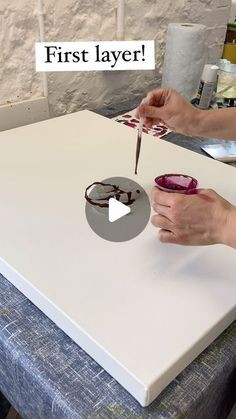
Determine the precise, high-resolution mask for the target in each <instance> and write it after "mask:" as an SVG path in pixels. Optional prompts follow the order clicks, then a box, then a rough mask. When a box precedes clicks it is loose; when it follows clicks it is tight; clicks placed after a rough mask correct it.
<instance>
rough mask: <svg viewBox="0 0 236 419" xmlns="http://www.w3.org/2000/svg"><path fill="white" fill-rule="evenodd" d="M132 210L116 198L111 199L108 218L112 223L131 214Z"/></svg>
mask: <svg viewBox="0 0 236 419" xmlns="http://www.w3.org/2000/svg"><path fill="white" fill-rule="evenodd" d="M130 211H131V209H130V207H128V206H127V205H125V204H122V202H120V201H117V199H115V198H110V199H109V207H108V219H109V221H110V223H113V222H114V221H117V220H119V219H120V218H122V217H124V216H125V215H127V214H129V213H130Z"/></svg>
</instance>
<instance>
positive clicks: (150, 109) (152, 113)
mask: <svg viewBox="0 0 236 419" xmlns="http://www.w3.org/2000/svg"><path fill="white" fill-rule="evenodd" d="M139 114H140V116H142V117H143V118H147V117H148V118H151V119H152V120H157V119H162V120H163V121H165V109H164V108H163V107H156V106H149V105H146V104H143V105H140V107H139Z"/></svg>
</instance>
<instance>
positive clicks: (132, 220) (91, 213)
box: [85, 177, 151, 242]
mask: <svg viewBox="0 0 236 419" xmlns="http://www.w3.org/2000/svg"><path fill="white" fill-rule="evenodd" d="M85 198H86V200H87V202H86V207H85V213H86V218H87V221H88V223H89V225H90V227H91V229H92V230H93V231H94V232H95V233H96V234H97V235H98V236H100V237H101V238H103V239H105V240H109V241H112V242H123V241H127V240H131V239H133V238H135V237H136V236H138V235H139V234H140V233H141V232H142V231H143V230H144V229H145V227H146V225H147V223H148V222H149V219H150V214H151V206H150V201H149V197H148V195H147V193H146V192H145V190H144V189H143V188H142V186H140V185H139V184H138V183H137V182H134V181H133V180H131V179H128V178H125V177H111V178H108V179H105V180H102V181H100V182H94V183H93V184H92V185H89V186H88V187H87V189H86V191H85Z"/></svg>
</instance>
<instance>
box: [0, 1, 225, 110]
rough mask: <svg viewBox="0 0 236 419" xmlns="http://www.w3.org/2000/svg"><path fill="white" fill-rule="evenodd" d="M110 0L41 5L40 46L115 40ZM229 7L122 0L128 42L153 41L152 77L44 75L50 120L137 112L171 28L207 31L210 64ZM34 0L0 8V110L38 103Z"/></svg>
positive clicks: (155, 77)
mask: <svg viewBox="0 0 236 419" xmlns="http://www.w3.org/2000/svg"><path fill="white" fill-rule="evenodd" d="M116 4H117V2H116V0H96V1H95V0H93V1H92V0H45V1H44V11H45V41H78V40H84V41H86V40H94V41H96V40H113V39H115V33H116V19H115V16H116V14H115V8H116ZM230 5H231V1H230V0H126V39H155V41H156V70H155V71H124V72H64V73H49V75H48V82H49V102H50V108H51V114H52V115H53V116H57V115H62V114H65V113H70V112H74V111H76V110H79V109H84V108H88V109H92V110H98V109H103V110H104V112H105V111H106V112H107V113H108V114H109V113H113V112H116V111H117V112H119V111H120V110H124V109H126V108H128V107H129V106H134V105H135V104H137V103H138V102H139V100H140V98H141V97H142V96H144V95H145V94H146V92H147V91H148V90H150V89H152V88H154V87H157V86H158V85H160V79H161V68H162V62H163V52H164V46H165V34H166V29H167V25H168V23H169V22H193V23H202V24H205V25H207V26H208V28H209V29H208V45H209V60H210V61H211V62H213V61H214V60H215V59H216V58H219V57H220V56H221V52H222V46H223V42H224V38H225V30H226V23H227V21H228V17H229V13H230ZM36 11H37V1H36V0H34V1H33V0H0V43H1V52H0V105H3V104H5V103H9V102H16V101H22V100H25V99H29V98H31V97H32V98H35V97H39V96H42V80H41V75H40V74H37V73H36V72H35V69H34V66H35V63H34V43H35V41H37V40H38V21H37V15H36Z"/></svg>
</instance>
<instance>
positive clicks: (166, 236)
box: [159, 229, 178, 244]
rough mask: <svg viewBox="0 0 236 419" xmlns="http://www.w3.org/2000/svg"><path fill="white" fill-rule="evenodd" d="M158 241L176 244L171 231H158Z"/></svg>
mask: <svg viewBox="0 0 236 419" xmlns="http://www.w3.org/2000/svg"><path fill="white" fill-rule="evenodd" d="M159 240H160V241H161V242H162V243H175V244H178V240H177V238H176V236H175V235H174V233H172V231H168V230H163V229H162V230H160V231H159Z"/></svg>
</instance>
